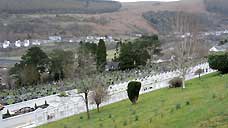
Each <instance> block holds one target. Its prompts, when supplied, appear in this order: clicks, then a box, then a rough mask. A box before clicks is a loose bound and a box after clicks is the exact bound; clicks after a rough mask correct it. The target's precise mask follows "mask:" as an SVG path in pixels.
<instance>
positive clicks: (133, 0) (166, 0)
mask: <svg viewBox="0 0 228 128" xmlns="http://www.w3.org/2000/svg"><path fill="white" fill-rule="evenodd" d="M115 1H120V2H137V1H161V2H171V1H179V0H115Z"/></svg>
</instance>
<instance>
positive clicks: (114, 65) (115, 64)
mask: <svg viewBox="0 0 228 128" xmlns="http://www.w3.org/2000/svg"><path fill="white" fill-rule="evenodd" d="M119 64H120V63H119V62H107V64H106V65H105V70H106V71H114V70H119Z"/></svg>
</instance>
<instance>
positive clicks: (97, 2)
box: [0, 0, 121, 14]
mask: <svg viewBox="0 0 228 128" xmlns="http://www.w3.org/2000/svg"><path fill="white" fill-rule="evenodd" d="M120 8H121V3H119V2H116V1H110V0H0V13H9V14H33V13H57V14H58V13H60V14H61V13H87V14H90V13H91V14H94V13H107V12H114V11H118V10H119V9H120Z"/></svg>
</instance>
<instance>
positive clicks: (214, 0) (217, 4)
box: [204, 0, 228, 16]
mask: <svg viewBox="0 0 228 128" xmlns="http://www.w3.org/2000/svg"><path fill="white" fill-rule="evenodd" d="M204 3H205V5H206V9H207V11H209V12H215V13H220V14H223V15H226V16H228V0H204Z"/></svg>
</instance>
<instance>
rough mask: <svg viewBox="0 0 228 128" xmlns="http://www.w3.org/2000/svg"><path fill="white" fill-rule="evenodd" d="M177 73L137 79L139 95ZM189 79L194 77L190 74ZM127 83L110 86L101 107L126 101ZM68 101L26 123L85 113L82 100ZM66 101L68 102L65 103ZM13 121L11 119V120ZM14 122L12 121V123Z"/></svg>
mask: <svg viewBox="0 0 228 128" xmlns="http://www.w3.org/2000/svg"><path fill="white" fill-rule="evenodd" d="M199 68H201V69H209V66H208V64H207V63H206V64H200V65H197V66H195V67H193V68H191V72H194V71H195V70H197V69H199ZM177 74H178V72H177V71H170V72H166V73H160V74H157V75H148V76H147V77H143V78H138V79H136V80H138V81H141V82H142V89H141V91H140V93H141V94H142V93H147V92H150V91H153V90H157V89H161V88H164V87H167V86H168V81H169V79H172V78H173V77H175V76H177ZM191 74H192V75H191V77H192V76H194V74H193V73H191ZM127 84H128V82H124V83H121V84H116V85H111V86H110V87H111V88H109V94H110V96H109V98H108V100H106V101H105V102H104V103H102V104H101V106H104V105H108V104H111V103H115V102H118V101H121V100H124V99H127V93H126V88H127ZM69 100H70V99H67V98H66V99H65V100H64V99H63V103H62V104H60V105H59V106H57V107H49V108H47V109H45V110H38V111H35V113H34V118H33V119H31V120H30V121H28V123H30V124H31V126H32V125H35V126H38V125H41V124H44V123H47V122H50V121H56V120H58V119H62V118H65V117H69V116H71V115H74V114H78V113H81V112H85V111H86V109H85V104H84V101H83V100H79V101H77V102H70V101H69ZM67 101H68V102H67ZM95 108H96V106H95V105H94V104H90V109H95ZM23 117H25V116H24V115H22V116H21V119H23ZM12 120H13V119H12ZM13 122H14V121H13ZM0 123H1V122H0Z"/></svg>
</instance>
